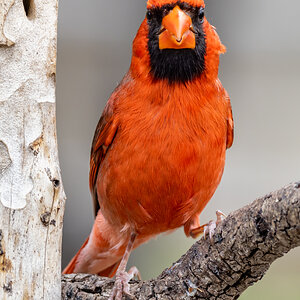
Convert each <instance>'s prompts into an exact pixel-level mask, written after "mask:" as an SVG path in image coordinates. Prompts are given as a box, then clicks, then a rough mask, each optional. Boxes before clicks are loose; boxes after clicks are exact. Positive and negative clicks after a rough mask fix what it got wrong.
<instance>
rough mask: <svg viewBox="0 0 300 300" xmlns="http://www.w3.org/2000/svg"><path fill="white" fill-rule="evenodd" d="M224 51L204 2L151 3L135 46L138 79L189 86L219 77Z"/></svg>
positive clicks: (151, 0) (160, 0) (158, 0)
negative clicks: (208, 77) (204, 77)
mask: <svg viewBox="0 0 300 300" xmlns="http://www.w3.org/2000/svg"><path fill="white" fill-rule="evenodd" d="M224 52H225V47H224V46H223V45H222V44H221V42H220V39H219V37H218V35H217V33H216V31H215V29H214V27H213V26H211V25H210V24H209V23H208V21H207V19H206V18H205V4H204V1H203V0H148V3H147V12H146V18H145V20H144V22H143V23H142V25H141V27H140V29H139V31H138V33H137V36H136V38H135V41H134V44H133V60H132V69H133V70H134V71H136V73H137V74H138V76H142V75H143V74H144V75H145V74H146V75H147V76H150V77H151V78H152V79H154V80H167V81H168V82H169V83H176V82H184V83H185V82H188V81H192V80H193V79H195V78H197V77H200V76H201V75H202V74H203V73H206V74H207V75H216V74H217V72H218V65H219V55H220V53H224ZM210 73H211V74H210Z"/></svg>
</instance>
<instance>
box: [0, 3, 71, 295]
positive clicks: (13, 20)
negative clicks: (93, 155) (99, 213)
mask: <svg viewBox="0 0 300 300" xmlns="http://www.w3.org/2000/svg"><path fill="white" fill-rule="evenodd" d="M57 5H58V2H57V0H23V1H21V0H0V299H13V300H17V299H60V291H61V288H60V286H61V281H60V280H61V239H62V221H63V212H64V202H65V195H64V191H63V187H62V183H61V176H60V169H59V165H58V154H57V142H56V125H55V121H56V119H55V70H56V32H57V30H56V28H57Z"/></svg>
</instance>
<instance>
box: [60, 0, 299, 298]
mask: <svg viewBox="0 0 300 300" xmlns="http://www.w3.org/2000/svg"><path fill="white" fill-rule="evenodd" d="M206 2H207V3H206V4H207V5H206V15H207V17H208V20H209V21H210V23H212V24H213V25H215V26H216V27H217V31H218V33H219V35H220V37H221V39H222V41H223V43H224V44H225V45H226V46H227V49H228V52H227V54H225V55H223V56H222V57H221V65H220V78H221V80H222V83H223V85H224V86H225V88H226V89H227V91H228V93H229V95H230V96H231V102H232V106H233V113H234V119H235V128H236V130H235V142H234V145H233V147H232V148H231V149H230V150H229V151H228V154H227V163H226V169H225V173H224V176H223V179H222V183H221V185H220V186H219V188H218V190H217V192H216V194H215V195H214V197H213V199H212V200H211V201H210V203H209V205H208V206H207V208H206V209H205V210H204V212H203V214H202V218H201V223H205V222H207V221H209V220H210V219H215V211H216V210H217V209H220V210H222V211H224V212H225V213H229V212H231V211H233V210H236V209H238V208H240V207H242V206H244V205H246V204H248V203H250V202H252V201H253V200H254V199H255V198H257V197H259V196H263V195H265V194H266V193H268V192H270V191H273V190H276V189H278V188H280V187H282V186H283V185H285V184H288V183H290V182H293V181H296V180H300V155H299V154H300V138H299V129H300V118H299V112H300V94H299V86H300V73H299V70H300V22H299V11H300V2H299V1H296V0H291V1H286V2H282V1H279V0H264V1H259V0H253V1H233V0H227V1H218V0H207V1H206ZM145 6H146V1H145V0H122V1H120V0H109V1H99V0H89V1H81V0H64V1H60V10H59V27H58V28H59V38H58V65H57V66H58V69H57V115H58V120H57V122H58V141H59V151H60V152H59V153H60V163H61V169H62V174H63V182H64V187H65V190H66V194H67V197H68V200H67V206H66V213H65V222H64V238H63V266H65V265H66V264H67V262H68V261H69V260H70V259H71V257H72V256H73V255H74V254H75V252H76V251H77V250H78V249H79V248H80V246H81V244H82V243H83V242H84V240H85V239H86V237H87V236H88V234H89V232H90V230H91V227H92V223H93V208H92V202H91V197H90V194H89V188H88V173H89V154H90V147H91V141H92V138H93V134H94V130H95V127H96V125H97V122H98V120H99V118H100V115H101V113H102V110H103V107H104V105H105V103H106V101H107V99H108V98H109V96H110V94H111V92H112V91H113V90H114V88H115V87H116V86H117V84H118V83H119V82H120V80H121V79H122V77H123V75H124V74H125V72H126V71H127V70H128V67H129V64H130V59H131V43H132V40H133V38H134V36H135V34H136V31H137V29H138V27H139V25H140V23H141V22H142V20H143V18H144V15H145ZM193 243H194V241H193V240H191V239H187V238H186V237H185V235H184V233H183V230H182V229H179V230H178V231H176V232H175V233H173V234H171V235H163V236H160V237H158V238H157V239H156V240H153V241H151V242H149V243H148V244H146V245H143V246H141V247H140V248H138V249H137V250H136V251H135V252H134V253H133V255H132V256H131V259H130V264H129V265H133V264H134V265H136V266H137V267H138V268H139V270H140V271H141V273H142V277H143V278H144V279H148V278H151V277H154V276H157V275H158V274H160V272H161V271H162V270H163V269H164V268H166V267H168V266H170V265H171V264H172V262H174V261H176V260H177V259H178V258H179V257H180V256H181V255H182V254H183V253H185V252H186V250H187V249H188V248H189V247H190V246H191V245H192V244H193ZM240 299H243V300H246V299H247V300H248V299H257V300H260V299H263V300H268V299H272V300H277V299H278V300H279V299H280V300H281V299H289V300H290V299H291V300H294V299H300V249H297V250H294V251H292V252H290V253H289V254H288V255H286V256H285V257H283V258H281V259H279V260H278V261H277V262H276V263H275V264H274V265H272V267H271V269H270V271H269V272H268V273H267V275H266V276H265V277H264V279H263V280H262V281H261V282H259V283H258V284H256V285H255V286H254V287H251V288H250V289H248V290H247V291H246V292H245V293H244V294H243V295H242V297H241V298H240Z"/></svg>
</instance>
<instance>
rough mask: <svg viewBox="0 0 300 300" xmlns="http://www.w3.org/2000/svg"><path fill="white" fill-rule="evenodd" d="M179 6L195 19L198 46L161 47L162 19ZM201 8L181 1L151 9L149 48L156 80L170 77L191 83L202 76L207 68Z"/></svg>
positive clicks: (152, 70) (194, 25)
mask: <svg viewBox="0 0 300 300" xmlns="http://www.w3.org/2000/svg"><path fill="white" fill-rule="evenodd" d="M175 5H179V6H180V8H181V9H183V10H185V11H186V12H187V13H188V14H189V15H190V17H191V19H192V21H193V27H194V30H195V37H196V47H195V49H163V50H161V49H159V31H160V28H161V22H162V19H163V17H164V16H165V15H167V14H168V13H169V11H170V10H171V9H173V8H174V7H175ZM199 10H200V8H199V7H196V8H195V7H191V6H189V5H188V4H185V3H182V2H178V3H177V4H174V5H165V6H163V7H161V8H153V9H151V10H149V11H148V13H147V17H148V26H149V35H148V50H149V54H150V64H151V73H152V76H153V78H154V79H156V80H157V79H168V81H169V83H175V82H183V83H185V82H187V81H191V80H193V79H194V78H195V77H198V76H200V75H201V74H202V73H203V71H204V70H205V54H206V40H205V34H204V31H203V23H202V22H201V21H200V20H199V18H198V15H199Z"/></svg>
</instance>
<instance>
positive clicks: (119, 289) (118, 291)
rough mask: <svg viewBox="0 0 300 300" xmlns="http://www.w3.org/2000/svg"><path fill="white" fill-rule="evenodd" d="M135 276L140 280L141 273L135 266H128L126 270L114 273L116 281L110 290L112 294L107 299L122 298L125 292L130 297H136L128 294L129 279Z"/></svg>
mask: <svg viewBox="0 0 300 300" xmlns="http://www.w3.org/2000/svg"><path fill="white" fill-rule="evenodd" d="M134 277H137V278H138V279H139V280H141V275H140V272H139V270H138V269H137V268H136V267H132V268H130V270H129V271H128V272H120V273H117V274H116V281H115V284H114V287H113V290H112V294H111V296H110V297H109V300H122V296H123V295H124V294H125V295H126V296H128V297H129V298H130V299H136V298H135V296H133V295H132V294H130V290H129V281H130V280H131V279H132V278H134Z"/></svg>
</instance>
